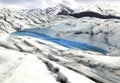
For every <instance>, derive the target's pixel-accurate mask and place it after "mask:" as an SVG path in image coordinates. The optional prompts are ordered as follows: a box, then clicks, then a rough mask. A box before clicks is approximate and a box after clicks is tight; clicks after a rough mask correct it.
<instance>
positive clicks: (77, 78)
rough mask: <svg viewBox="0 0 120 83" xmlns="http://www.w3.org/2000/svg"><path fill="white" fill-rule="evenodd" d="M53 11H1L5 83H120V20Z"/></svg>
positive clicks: (1, 79) (0, 73)
mask: <svg viewBox="0 0 120 83" xmlns="http://www.w3.org/2000/svg"><path fill="white" fill-rule="evenodd" d="M61 6H62V5H60V8H53V9H55V10H56V11H57V10H59V11H60V12H61V9H63V8H64V7H61ZM57 7H59V6H57ZM95 7H96V6H95ZM99 7H101V6H99ZM88 8H89V7H88ZM101 9H102V8H101ZM48 10H50V13H48V14H46V13H45V11H43V10H41V9H33V10H27V9H26V10H16V9H0V12H1V13H0V83H80V82H81V83H82V82H84V83H120V63H119V61H120V43H119V42H120V20H119V19H116V18H114V19H101V18H96V17H81V18H75V17H72V16H69V15H64V14H63V15H59V14H57V13H59V11H57V13H56V11H51V10H52V9H51V8H50V9H48ZM63 10H64V9H63ZM65 10H66V9H65ZM108 10H109V9H108ZM82 11H83V10H82ZM96 11H97V10H96ZM103 11H104V12H105V11H106V10H103ZM114 11H115V12H119V11H116V10H114ZM52 12H53V14H52ZM97 12H98V11H97ZM104 12H103V13H102V14H103V15H104ZM112 12H113V11H112ZM62 13H63V12H62ZM69 13H71V12H69ZM72 13H73V11H72ZM98 13H100V12H98ZM105 13H107V12H105ZM109 13H110V11H108V13H107V14H108V15H109ZM100 14H101V13H100ZM105 15H106V14H105ZM113 15H114V14H113ZM114 16H119V14H117V15H116V14H115V15H114ZM79 45H80V47H79ZM81 45H82V46H83V47H81ZM86 47H87V48H86ZM71 48H72V49H71ZM78 48H80V49H78ZM81 48H83V49H84V48H85V50H83V49H81ZM91 48H92V50H91ZM86 49H87V50H86ZM96 50H97V51H96Z"/></svg>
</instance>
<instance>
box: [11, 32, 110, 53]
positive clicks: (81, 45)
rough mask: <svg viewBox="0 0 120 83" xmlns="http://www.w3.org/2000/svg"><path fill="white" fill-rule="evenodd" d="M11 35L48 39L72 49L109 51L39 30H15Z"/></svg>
mask: <svg viewBox="0 0 120 83" xmlns="http://www.w3.org/2000/svg"><path fill="white" fill-rule="evenodd" d="M11 35H18V36H31V37H35V38H39V39H43V40H47V41H50V42H54V43H56V44H59V45H62V46H64V47H67V48H70V49H82V50H87V51H94V52H100V53H102V54H106V53H108V52H107V51H106V50H104V49H101V48H98V47H95V46H91V45H88V44H85V43H80V42H75V41H70V40H65V39H61V38H54V37H51V36H48V35H45V34H41V33H37V32H30V31H21V32H14V33H11Z"/></svg>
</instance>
